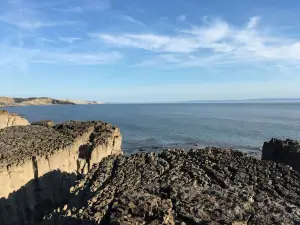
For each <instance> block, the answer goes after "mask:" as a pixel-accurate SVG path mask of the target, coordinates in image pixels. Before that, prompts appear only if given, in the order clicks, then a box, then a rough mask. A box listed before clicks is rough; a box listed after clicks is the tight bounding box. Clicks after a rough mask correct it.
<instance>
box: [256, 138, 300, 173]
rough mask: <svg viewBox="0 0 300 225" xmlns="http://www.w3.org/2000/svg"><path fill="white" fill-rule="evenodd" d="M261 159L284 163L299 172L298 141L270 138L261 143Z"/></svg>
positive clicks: (299, 151) (299, 145)
mask: <svg viewBox="0 0 300 225" xmlns="http://www.w3.org/2000/svg"><path fill="white" fill-rule="evenodd" d="M262 159H263V160H271V161H274V162H278V163H284V164H286V165H289V166H291V167H292V168H293V169H294V170H297V171H299V172H300V143H299V142H298V141H294V140H289V139H287V140H285V141H282V140H279V139H271V141H269V142H265V143H264V145H263V149H262Z"/></svg>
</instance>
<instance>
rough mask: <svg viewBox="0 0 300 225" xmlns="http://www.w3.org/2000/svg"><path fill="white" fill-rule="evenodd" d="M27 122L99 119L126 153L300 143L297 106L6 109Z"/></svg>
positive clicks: (254, 149)
mask: <svg viewBox="0 0 300 225" xmlns="http://www.w3.org/2000/svg"><path fill="white" fill-rule="evenodd" d="M6 109H7V110H8V111H10V112H16V113H19V114H21V115H22V116H24V117H26V118H27V119H28V120H29V121H30V122H33V121H38V120H45V119H50V120H54V122H56V123H58V122H64V121H67V120H102V121H105V122H108V123H112V124H114V125H116V126H118V127H120V129H121V132H122V134H123V140H124V141H123V150H124V152H125V153H126V154H130V153H134V152H137V151H148V150H160V149H162V148H171V147H176V148H185V149H189V148H200V147H204V146H214V147H225V148H235V149H239V150H242V151H246V152H248V153H250V154H252V155H255V156H259V155H260V154H261V147H262V145H263V142H264V141H268V140H269V139H270V138H272V137H278V138H291V139H300V104H299V103H267V104H263V103H258V104H253V103H251V104H248V103H242V104H216V103H215V104H204V103H203V104H104V105H55V106H28V107H9V108H6Z"/></svg>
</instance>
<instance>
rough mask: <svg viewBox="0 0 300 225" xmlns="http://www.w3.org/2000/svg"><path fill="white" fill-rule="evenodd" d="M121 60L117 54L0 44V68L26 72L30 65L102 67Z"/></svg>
mask: <svg viewBox="0 0 300 225" xmlns="http://www.w3.org/2000/svg"><path fill="white" fill-rule="evenodd" d="M120 58H122V55H121V54H120V53H118V52H71V51H66V50H64V51H63V50H61V51H57V50H40V49H32V48H31V49H29V48H21V47H13V46H7V45H1V44H0V66H3V67H4V66H8V67H13V68H18V69H20V70H26V69H27V68H29V66H30V64H34V63H36V64H63V65H102V64H111V63H114V62H116V61H117V60H119V59H120Z"/></svg>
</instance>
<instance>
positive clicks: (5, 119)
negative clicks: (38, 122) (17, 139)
mask: <svg viewBox="0 0 300 225" xmlns="http://www.w3.org/2000/svg"><path fill="white" fill-rule="evenodd" d="M26 125H30V123H29V122H28V121H27V120H26V119H24V118H22V117H21V116H19V115H17V114H15V113H9V112H7V111H6V110H0V129H3V128H5V127H11V126H26Z"/></svg>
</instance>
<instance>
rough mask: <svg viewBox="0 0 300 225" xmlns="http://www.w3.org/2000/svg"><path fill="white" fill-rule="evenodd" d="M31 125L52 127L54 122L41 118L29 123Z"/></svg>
mask: <svg viewBox="0 0 300 225" xmlns="http://www.w3.org/2000/svg"><path fill="white" fill-rule="evenodd" d="M31 125H38V126H44V127H54V122H53V120H42V121H36V122H33V123H31Z"/></svg>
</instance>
